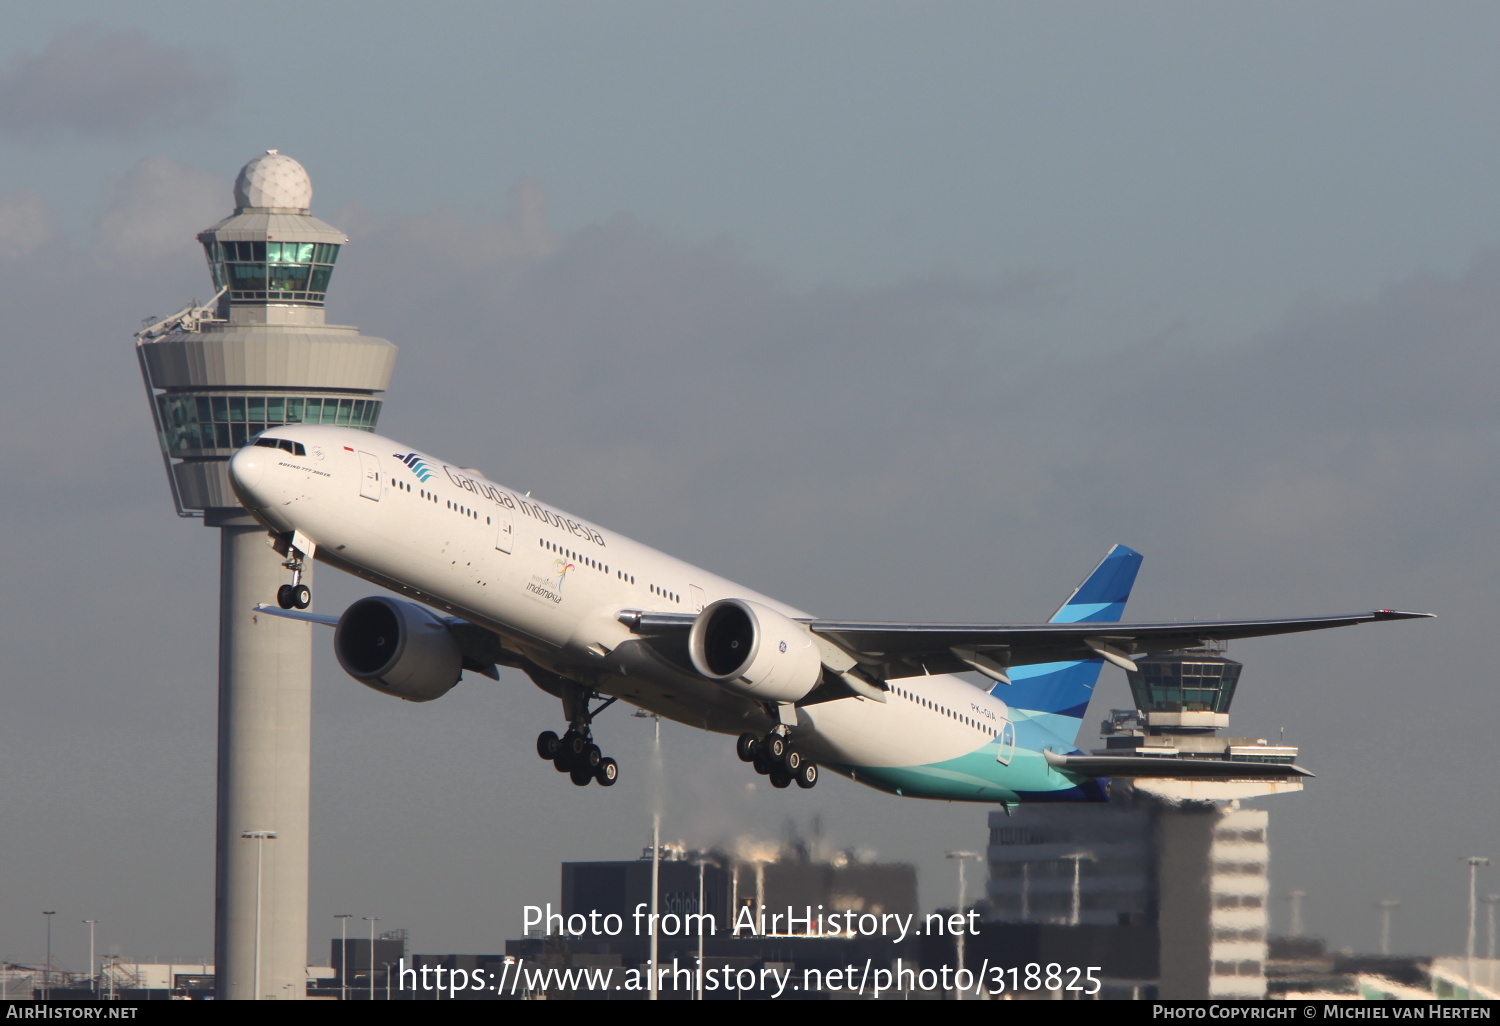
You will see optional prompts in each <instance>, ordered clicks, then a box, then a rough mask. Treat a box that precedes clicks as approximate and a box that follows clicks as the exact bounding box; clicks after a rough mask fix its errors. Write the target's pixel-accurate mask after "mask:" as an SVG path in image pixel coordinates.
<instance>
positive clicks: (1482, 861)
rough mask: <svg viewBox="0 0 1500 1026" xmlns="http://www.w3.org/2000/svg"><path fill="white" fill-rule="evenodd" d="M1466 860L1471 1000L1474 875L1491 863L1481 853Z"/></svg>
mask: <svg viewBox="0 0 1500 1026" xmlns="http://www.w3.org/2000/svg"><path fill="white" fill-rule="evenodd" d="M1464 861H1465V862H1467V863H1468V864H1469V942H1468V944H1467V945H1466V946H1465V948H1464V955H1465V958H1466V959H1467V966H1468V972H1467V976H1468V980H1469V1000H1470V1001H1472V1000H1474V915H1475V912H1477V911H1478V909H1477V907H1476V904H1477V903H1476V895H1475V890H1474V876H1475V873H1476V872H1477V871H1478V869H1479V867H1480V866H1487V865H1489V864H1490V860H1489V859H1487V858H1484V857H1483V856H1480V855H1470V856H1469V857H1468V858H1466V859H1464Z"/></svg>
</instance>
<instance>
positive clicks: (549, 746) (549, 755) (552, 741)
mask: <svg viewBox="0 0 1500 1026" xmlns="http://www.w3.org/2000/svg"><path fill="white" fill-rule="evenodd" d="M561 749H562V740H561V739H560V738H559V737H558V736H557V735H556V734H554V733H553V732H552V731H550V730H544V731H542V732H541V733H540V734H538V735H537V736H536V754H537V755H540V756H541V757H542V758H543V759H556V758H557V753H558V752H559V751H560V750H561Z"/></svg>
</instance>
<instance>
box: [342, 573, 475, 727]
mask: <svg viewBox="0 0 1500 1026" xmlns="http://www.w3.org/2000/svg"><path fill="white" fill-rule="evenodd" d="M333 650H334V653H335V654H336V655H337V656H338V659H339V665H340V666H342V667H343V668H344V672H345V673H347V674H348V675H349V676H351V677H353V678H354V679H355V680H357V681H359V682H360V683H361V684H364V685H365V686H367V687H371V688H374V689H375V690H376V691H379V692H380V693H382V694H386V695H395V696H396V697H397V698H401V699H405V700H406V701H408V702H430V701H432V700H433V699H434V698H441V697H442V696H443V695H445V694H447V693H448V691H449V689H450V688H452V687H453V685H455V684H457V683H458V678H459V674H460V673H461V672H462V671H463V661H464V660H463V651H462V650H461V648H460V646H459V643H458V639H457V638H456V637H454V635H453V631H452V630H450V629H449V627H448V624H447V623H446V622H444V621H443V620H442V619H441V618H440V617H438V616H437V614H435V613H432V612H429V611H428V610H426V609H424V608H422V607H421V606H419V605H417V604H415V603H413V602H402V601H401V600H400V599H393V598H386V597H385V596H383V595H371V596H370V597H368V598H362V599H360V600H359V601H358V602H356V603H354V604H353V605H351V606H350V607H349V608H348V609H346V610H344V615H343V616H341V617H339V625H338V628H337V629H336V630H335V631H334V635H333Z"/></svg>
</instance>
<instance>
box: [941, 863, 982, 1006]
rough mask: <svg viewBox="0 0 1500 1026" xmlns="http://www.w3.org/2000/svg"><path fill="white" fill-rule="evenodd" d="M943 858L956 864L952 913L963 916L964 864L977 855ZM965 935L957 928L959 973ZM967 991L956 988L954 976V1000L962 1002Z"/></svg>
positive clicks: (964, 930) (965, 890)
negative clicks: (954, 903)
mask: <svg viewBox="0 0 1500 1026" xmlns="http://www.w3.org/2000/svg"><path fill="white" fill-rule="evenodd" d="M944 857H945V858H950V859H952V860H953V861H955V862H957V863H958V906H957V907H956V908H955V909H954V911H955V912H957V913H958V914H959V915H963V913H964V902H965V901H967V900H968V897H969V895H968V893H967V889H966V888H965V887H964V863H965V862H968V861H970V860H977V859H978V858H979V853H978V852H975V851H950V852H948V853H947V855H946V856H944ZM966 933H968V930H967V929H966V928H963V927H960V928H959V931H958V952H957V954H958V965H957V967H956V968H957V969H958V970H959V971H962V970H963V967H964V934H966ZM967 989H968V988H966V987H960V986H958V978H957V976H955V977H954V987H953V996H954V1000H956V1001H962V1000H963V999H964V991H965V990H967Z"/></svg>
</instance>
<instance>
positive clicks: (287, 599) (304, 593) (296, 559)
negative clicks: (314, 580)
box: [276, 535, 312, 609]
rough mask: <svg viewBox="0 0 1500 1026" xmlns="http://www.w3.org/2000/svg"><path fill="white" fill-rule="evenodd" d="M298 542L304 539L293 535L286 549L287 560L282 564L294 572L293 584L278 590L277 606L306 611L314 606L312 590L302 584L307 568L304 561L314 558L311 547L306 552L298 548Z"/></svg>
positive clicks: (285, 585)
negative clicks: (303, 574)
mask: <svg viewBox="0 0 1500 1026" xmlns="http://www.w3.org/2000/svg"><path fill="white" fill-rule="evenodd" d="M298 541H302V539H301V538H300V537H299V536H297V535H293V541H292V542H291V543H288V544H287V547H286V560H285V562H283V563H282V564H281V565H282V566H283V567H285V568H286V569H288V570H290V571H291V572H292V583H291V584H283V585H282V586H281V587H279V588H277V589H276V604H277V605H278V606H280V607H281V608H282V609H306V608H307V607H308V606H310V605H312V589H311V588H309V587H308V586H307V585H305V584H303V583H302V571H303V570H304V569H305V568H306V565H305V564H304V562H303V560H305V559H310V558H311V557H312V550H311V546H309V548H308V550H307V551H305V552H304V551H303V550H302V549H300V548H298V547H297V545H296V542H298ZM304 544H306V543H304Z"/></svg>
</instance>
